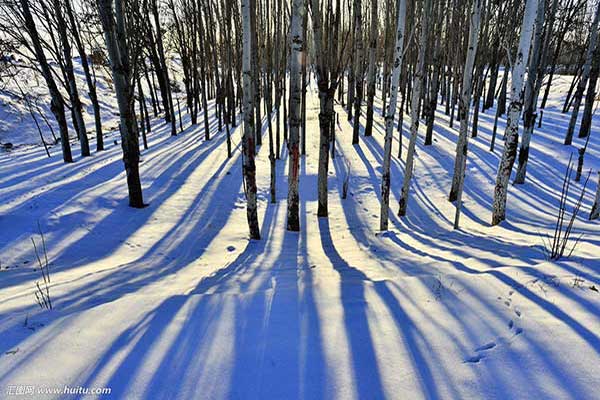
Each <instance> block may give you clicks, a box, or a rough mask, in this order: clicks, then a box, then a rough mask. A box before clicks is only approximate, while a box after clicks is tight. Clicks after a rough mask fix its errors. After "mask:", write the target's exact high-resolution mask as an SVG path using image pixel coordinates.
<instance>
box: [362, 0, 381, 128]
mask: <svg viewBox="0 0 600 400" xmlns="http://www.w3.org/2000/svg"><path fill="white" fill-rule="evenodd" d="M370 35H371V39H370V41H369V71H368V77H367V82H368V83H367V122H366V125H365V136H371V134H372V132H373V100H374V99H375V77H376V75H377V39H378V37H377V0H371V34H370Z"/></svg>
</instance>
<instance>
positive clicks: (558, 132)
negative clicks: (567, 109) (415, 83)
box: [0, 80, 600, 399]
mask: <svg viewBox="0 0 600 400" xmlns="http://www.w3.org/2000/svg"><path fill="white" fill-rule="evenodd" d="M567 84H568V81H567V80H561V82H560V83H559V84H558V85H557V88H556V91H555V93H554V94H553V97H552V99H551V107H549V109H548V110H547V111H546V115H545V117H544V125H543V128H542V129H541V130H536V132H535V135H534V137H533V140H532V150H531V159H530V160H531V161H530V166H529V171H528V180H527V183H526V184H525V185H522V186H512V185H511V187H510V189H509V203H508V210H507V215H508V221H506V222H505V223H503V224H501V225H500V226H497V227H490V225H489V221H490V219H491V201H492V191H493V184H494V179H495V173H496V168H497V164H498V160H499V157H500V149H501V148H502V141H501V140H500V141H499V142H498V143H497V145H498V146H497V150H496V152H495V153H490V152H489V151H488V147H489V140H490V135H491V132H490V131H491V126H492V125H493V113H494V110H490V111H488V112H487V113H486V114H481V115H480V124H481V128H480V133H479V137H478V138H476V139H474V140H471V141H470V149H469V161H468V165H467V178H466V182H465V194H464V200H465V203H464V207H463V212H464V214H463V218H462V229H461V230H457V231H454V230H453V229H452V217H453V215H454V207H453V205H452V204H450V203H449V202H448V201H447V200H446V196H447V192H448V190H449V187H450V181H451V176H450V174H449V171H451V169H452V165H453V154H454V147H455V141H456V137H457V131H456V129H450V128H448V123H447V121H448V117H446V116H445V115H443V112H439V111H438V119H437V125H436V131H435V134H434V137H435V141H434V145H433V146H432V147H429V148H425V147H423V146H422V134H421V140H420V141H419V144H418V148H417V154H418V156H417V158H416V163H415V176H414V180H413V184H412V190H411V197H410V200H409V205H408V215H407V216H406V217H405V218H403V219H398V218H397V217H395V216H394V214H395V211H396V207H397V202H398V198H399V192H400V185H401V179H402V171H403V162H401V161H399V160H397V159H394V160H393V162H392V199H391V202H390V203H391V204H392V207H393V211H394V212H393V213H392V220H391V229H390V231H389V232H387V233H383V234H382V233H380V232H378V230H377V227H378V215H379V186H380V177H381V167H380V165H381V160H382V148H383V140H382V139H383V138H382V132H383V128H382V120H381V118H380V117H379V116H378V119H377V121H376V123H375V129H374V136H373V137H371V138H364V137H362V136H361V144H360V145H359V146H352V145H351V144H350V143H351V135H352V127H351V125H350V123H349V122H347V121H346V117H345V113H344V111H343V110H342V109H341V107H339V106H338V107H337V111H338V113H339V115H340V122H339V125H338V128H337V129H338V130H337V133H336V135H337V139H338V142H337V147H336V158H335V160H333V161H332V163H331V167H330V179H329V185H330V193H329V202H330V206H329V209H330V217H329V219H317V217H316V210H317V205H316V180H317V155H318V154H317V151H318V119H317V112H318V111H317V110H318V106H317V101H318V99H317V96H316V95H315V94H314V93H310V97H309V105H308V110H307V118H308V121H307V123H308V130H307V131H308V140H309V143H308V146H307V152H308V155H307V156H306V158H303V159H302V161H301V163H302V164H301V178H300V188H301V196H300V199H301V229H302V230H301V232H300V233H290V232H287V231H286V230H285V216H286V197H287V183H286V174H287V164H286V162H287V157H286V154H285V151H283V152H282V160H281V161H279V162H278V164H277V171H278V175H277V177H278V181H277V185H278V187H277V191H278V196H277V199H278V202H277V203H276V204H269V203H268V197H269V195H268V184H269V160H268V145H267V144H266V136H265V142H264V143H265V145H264V146H263V147H262V148H261V149H260V152H259V155H258V161H257V170H258V183H259V188H260V197H259V199H260V208H259V219H260V221H261V233H262V235H263V239H262V240H261V241H255V242H250V241H249V240H248V239H247V237H248V233H247V224H246V214H245V201H244V196H243V191H242V180H241V155H240V144H239V141H240V140H239V139H240V134H241V133H240V132H241V129H237V130H236V131H235V132H234V134H233V138H234V146H235V154H234V157H233V158H232V159H230V160H228V159H227V157H226V154H227V152H226V143H225V134H224V132H222V133H219V132H217V127H216V122H214V121H213V124H212V129H213V130H214V132H213V135H214V138H213V139H212V140H211V141H209V142H205V141H203V140H202V137H203V134H202V127H201V126H195V127H191V126H189V121H188V120H185V119H184V123H185V126H186V127H187V128H186V130H185V132H184V133H183V134H181V135H179V136H178V137H170V136H169V131H168V129H167V128H168V127H166V126H165V125H163V124H161V123H160V122H159V121H156V123H155V125H154V127H153V132H152V134H151V135H150V149H149V150H147V151H143V152H142V160H143V161H142V164H141V175H142V180H143V187H144V195H145V199H146V201H147V202H149V203H150V206H149V207H147V208H145V209H143V210H134V209H130V208H128V207H127V205H126V196H127V192H126V188H125V180H124V178H125V176H124V172H123V167H122V162H121V154H120V146H118V145H114V144H112V143H113V140H112V139H111V140H109V141H108V143H111V145H110V146H109V148H108V150H107V151H106V152H103V153H100V154H96V155H94V156H93V157H91V158H88V159H78V160H77V162H76V163H75V164H74V165H64V164H62V162H61V160H60V157H58V156H55V157H53V158H52V159H48V158H47V157H46V156H45V154H44V152H43V149H41V148H39V147H26V148H21V149H17V150H15V151H13V152H10V153H3V154H0V262H1V263H2V267H1V269H0V299H1V303H0V338H2V339H1V340H0V388H4V387H6V386H7V385H12V384H16V383H19V384H31V385H36V387H46V386H49V387H62V386H64V385H68V386H70V387H74V386H85V387H110V388H111V390H112V395H111V397H112V398H147V399H161V398H165V399H171V398H181V399H188V398H211V399H213V398H256V399H259V398H261V399H262V398H278V399H279V398H285V399H288V398H306V399H315V398H342V399H347V398H358V397H361V398H373V399H378V398H384V397H388V398H398V399H400V398H407V397H410V398H481V397H485V398H498V399H505V398H523V399H525V398H534V397H539V398H578V399H586V398H590V399H591V398H594V397H595V396H597V394H596V390H597V388H598V387H599V386H600V364H599V363H598V359H599V355H600V293H599V292H598V291H595V290H593V289H591V288H592V287H593V288H598V289H600V260H599V259H598V257H599V254H600V225H599V224H598V222H597V221H596V222H595V223H592V222H588V221H586V220H585V218H584V216H583V215H582V216H581V218H579V219H578V221H577V223H576V226H575V232H577V233H579V232H581V233H585V235H584V236H583V238H582V241H581V244H580V245H579V247H578V249H577V250H576V252H575V254H574V256H573V257H572V258H570V259H568V260H564V261H560V262H556V263H554V262H547V261H546V260H545V259H544V254H543V250H542V243H541V239H540V234H545V233H550V232H551V230H552V228H553V224H554V220H553V215H554V214H555V210H556V207H557V204H558V198H559V190H560V186H561V183H562V182H561V178H562V175H563V173H564V170H565V169H566V163H567V160H568V157H569V154H570V153H571V152H574V151H575V147H564V146H563V145H562V144H561V143H562V139H563V134H564V131H565V129H566V124H567V123H568V119H567V117H566V116H565V115H563V114H561V113H560V112H559V111H558V108H559V107H560V97H561V96H563V95H564V93H565V85H567ZM211 107H212V105H211ZM210 112H211V115H212V111H210ZM501 122H502V125H501V127H500V130H499V132H503V127H504V125H503V124H504V122H505V121H504V120H502V121H501ZM407 126H408V125H406V127H407ZM455 126H457V125H455ZM599 126H600V120H599V119H598V118H596V119H595V121H594V124H593V127H592V135H593V136H592V140H591V143H590V148H589V149H588V154H587V156H586V164H585V166H586V170H587V169H588V168H592V167H593V168H594V169H595V170H597V169H598V168H600V145H599V143H600V142H599V141H598V140H596V139H597V138H598V134H600V132H599ZM423 128H424V127H423ZM405 135H406V131H405ZM115 138H116V137H115ZM403 143H404V144H405V146H406V144H407V143H408V140H407V137H406V136H405V138H404V140H403ZM575 144H576V146H580V145H581V142H580V140H577V141H576V143H575ZM397 146H398V140H397V138H395V141H394V150H393V152H394V154H396V153H397ZM57 150H58V149H57ZM404 153H406V152H404ZM74 154H78V153H77V150H74ZM348 172H349V173H350V194H349V196H348V198H347V199H346V200H342V199H341V185H342V182H343V179H344V177H345V175H346V173H348ZM594 178H595V176H594ZM575 186H576V187H577V188H579V187H580V185H579V184H576V185H575ZM590 187H591V189H592V190H595V187H596V182H595V181H594V182H590ZM576 194H577V193H576V192H575V193H573V194H572V196H571V198H570V204H573V202H574V201H575V197H576ZM591 202H592V194H591V193H588V195H587V196H586V197H585V199H584V206H583V213H587V212H589V209H590V206H591ZM38 221H39V224H40V227H41V229H42V231H43V232H44V237H45V240H46V247H47V249H48V257H49V259H50V261H51V267H50V268H51V277H52V287H51V289H50V290H51V294H52V299H53V302H54V306H55V309H54V310H53V311H41V310H39V308H38V307H37V305H36V304H35V299H34V294H33V293H34V288H35V287H34V282H35V281H36V280H39V279H40V275H39V271H36V270H35V255H34V254H33V251H32V245H31V241H30V237H31V236H34V238H35V239H36V240H38V241H39V235H38V234H37V229H38V228H37V223H38ZM48 397H57V398H58V397H60V396H58V395H55V396H48Z"/></svg>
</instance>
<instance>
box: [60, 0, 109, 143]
mask: <svg viewBox="0 0 600 400" xmlns="http://www.w3.org/2000/svg"><path fill="white" fill-rule="evenodd" d="M65 10H66V12H67V17H68V18H69V23H70V24H71V32H72V34H73V39H74V40H75V46H76V47H77V52H78V53H79V57H80V59H81V67H82V69H83V73H84V75H85V82H86V84H87V88H88V96H89V98H90V101H91V102H92V108H93V109H94V123H95V127H96V151H102V150H104V137H103V135H102V118H101V116H100V103H99V102H98V94H97V93H96V82H95V79H93V78H92V74H91V71H90V65H89V61H88V58H87V53H86V51H85V46H84V45H83V42H82V41H81V35H80V33H79V27H78V26H77V22H76V21H75V14H74V13H73V9H72V7H71V1H70V0H66V1H65Z"/></svg>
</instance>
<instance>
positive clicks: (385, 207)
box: [379, 0, 406, 231]
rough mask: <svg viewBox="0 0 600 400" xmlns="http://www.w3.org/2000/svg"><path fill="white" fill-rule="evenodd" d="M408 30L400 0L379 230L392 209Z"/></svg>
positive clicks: (386, 118)
mask: <svg viewBox="0 0 600 400" xmlns="http://www.w3.org/2000/svg"><path fill="white" fill-rule="evenodd" d="M405 30H406V0H399V6H398V22H397V24H396V46H395V48H394V69H393V71H392V81H391V85H390V103H389V105H388V108H387V113H386V115H385V141H384V147H383V173H382V176H381V214H380V219H379V229H380V230H382V231H385V230H387V229H388V220H389V209H390V164H391V160H392V140H393V137H394V116H395V113H396V108H397V105H398V85H399V83H400V72H401V70H402V61H403V58H404V34H405Z"/></svg>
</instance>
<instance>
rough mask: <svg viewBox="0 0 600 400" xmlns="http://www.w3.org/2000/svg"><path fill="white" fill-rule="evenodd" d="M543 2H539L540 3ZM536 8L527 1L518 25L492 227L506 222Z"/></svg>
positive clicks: (531, 1) (536, 2)
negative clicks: (516, 47)
mask: <svg viewBox="0 0 600 400" xmlns="http://www.w3.org/2000/svg"><path fill="white" fill-rule="evenodd" d="M542 1H543V0H542ZM537 8H538V0H527V3H526V4H525V14H524V15H523V21H522V25H521V37H520V38H519V48H518V50H517V57H516V60H515V62H514V66H513V70H512V82H511V93H510V105H509V107H508V118H507V121H506V130H505V133H504V151H503V152H502V159H501V160H500V164H499V166H498V174H497V176H496V186H495V188H494V204H493V212H492V225H498V224H499V223H500V222H502V221H504V220H505V219H506V195H507V191H508V181H509V180H510V174H511V171H512V167H513V165H514V163H515V158H516V156H517V145H518V142H519V120H520V118H521V111H522V109H523V77H524V75H525V68H526V66H527V62H528V61H529V50H530V46H531V37H532V35H533V28H534V24H535V19H536V14H537Z"/></svg>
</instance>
